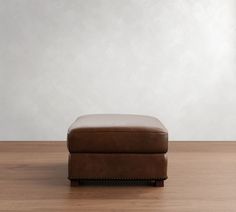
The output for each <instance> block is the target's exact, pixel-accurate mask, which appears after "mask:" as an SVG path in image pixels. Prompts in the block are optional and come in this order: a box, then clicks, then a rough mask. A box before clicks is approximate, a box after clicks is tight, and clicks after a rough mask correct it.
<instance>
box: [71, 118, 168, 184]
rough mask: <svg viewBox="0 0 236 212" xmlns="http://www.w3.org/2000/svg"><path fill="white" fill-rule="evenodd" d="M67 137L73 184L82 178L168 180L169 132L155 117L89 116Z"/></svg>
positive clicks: (75, 123) (76, 123)
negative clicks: (167, 153) (167, 154)
mask: <svg viewBox="0 0 236 212" xmlns="http://www.w3.org/2000/svg"><path fill="white" fill-rule="evenodd" d="M67 138H68V139H67V145H68V149H69V152H70V154H69V160H68V161H69V164H68V178H69V179H70V180H71V183H72V185H74V181H75V182H76V181H78V180H81V179H101V180H104V179H105V180H109V179H120V180H123V179H125V180H126V179H127V180H129V179H135V180H155V181H156V180H157V181H162V182H163V180H165V179H167V157H166V152H167V150H168V132H167V129H166V128H165V127H164V126H163V125H162V123H161V122H160V121H159V120H158V119H156V118H154V117H150V116H140V115H121V114H117V115H112V114H106V115H105V114H104V115H85V116H81V117H79V118H78V119H76V121H75V122H74V123H73V124H72V125H71V127H70V128H69V130H68V137H67ZM159 185H164V184H163V183H160V184H159Z"/></svg>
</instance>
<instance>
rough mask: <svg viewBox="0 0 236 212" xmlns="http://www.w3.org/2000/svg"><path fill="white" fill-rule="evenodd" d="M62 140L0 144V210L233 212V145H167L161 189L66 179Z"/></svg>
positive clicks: (235, 204) (235, 178) (235, 164)
mask: <svg viewBox="0 0 236 212" xmlns="http://www.w3.org/2000/svg"><path fill="white" fill-rule="evenodd" d="M67 156H68V153H67V148H66V143H65V142H13V141H12V142H0V210H1V211H68V212H71V211H160V212H162V211H163V212H164V211H165V212H169V211H176V212H185V211H186V212H187V211H188V212H189V211H205V212H207V211H214V212H218V211H220V212H221V211H236V142H170V145H169V153H168V159H169V165H168V176H169V179H168V180H167V181H165V187H164V188H161V187H157V188H156V187H151V186H89V185H88V186H81V187H70V186H69V185H70V182H69V181H68V180H67Z"/></svg>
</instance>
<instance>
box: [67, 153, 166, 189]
mask: <svg viewBox="0 0 236 212" xmlns="http://www.w3.org/2000/svg"><path fill="white" fill-rule="evenodd" d="M68 171H69V173H68V174H69V175H68V178H69V179H70V180H71V186H77V185H79V182H80V181H82V180H102V181H111V180H113V181H114V180H118V181H122V180H124V181H127V180H130V181H131V180H138V181H140V180H142V181H152V182H153V184H154V185H155V186H164V180H165V179H167V158H166V155H165V154H163V153H160V154H158V153H155V154H139V153H137V154H135V153H129V154H126V153H105V154H104V153H70V155H69V169H68Z"/></svg>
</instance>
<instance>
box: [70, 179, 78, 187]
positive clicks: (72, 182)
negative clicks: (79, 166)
mask: <svg viewBox="0 0 236 212" xmlns="http://www.w3.org/2000/svg"><path fill="white" fill-rule="evenodd" d="M70 186H71V187H76V186H79V180H70Z"/></svg>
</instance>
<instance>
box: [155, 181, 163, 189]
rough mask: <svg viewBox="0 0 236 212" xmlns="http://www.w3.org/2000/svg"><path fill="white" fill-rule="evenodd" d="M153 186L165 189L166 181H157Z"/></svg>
mask: <svg viewBox="0 0 236 212" xmlns="http://www.w3.org/2000/svg"><path fill="white" fill-rule="evenodd" d="M153 186H155V187H164V180H155V181H154V184H153Z"/></svg>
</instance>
